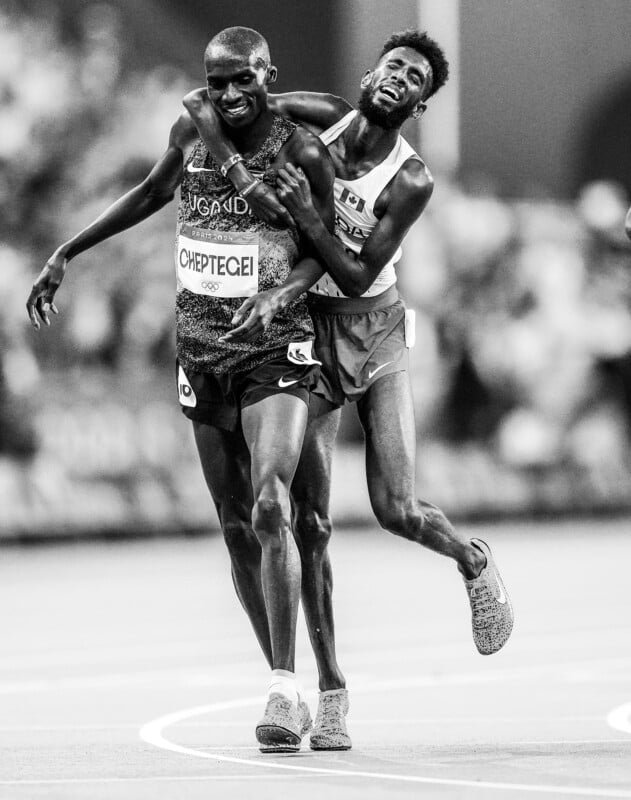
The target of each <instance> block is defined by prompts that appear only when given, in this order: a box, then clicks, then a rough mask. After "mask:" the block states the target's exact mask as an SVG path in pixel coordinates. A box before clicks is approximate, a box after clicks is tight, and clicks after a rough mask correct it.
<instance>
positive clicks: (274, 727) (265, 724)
mask: <svg viewBox="0 0 631 800" xmlns="http://www.w3.org/2000/svg"><path fill="white" fill-rule="evenodd" d="M309 721H310V720H309ZM303 724H304V723H303V719H302V718H301V714H300V712H299V710H298V708H297V707H296V705H295V704H294V703H292V702H291V700H290V699H289V698H288V697H285V695H284V694H280V693H279V692H274V693H273V694H272V695H270V698H269V700H268V701H267V706H266V708H265V713H264V714H263V719H262V720H261V721H260V722H259V723H258V725H257V726H256V739H257V741H258V743H259V750H260V751H261V753H297V752H298V750H300V740H301V739H302V728H303Z"/></svg>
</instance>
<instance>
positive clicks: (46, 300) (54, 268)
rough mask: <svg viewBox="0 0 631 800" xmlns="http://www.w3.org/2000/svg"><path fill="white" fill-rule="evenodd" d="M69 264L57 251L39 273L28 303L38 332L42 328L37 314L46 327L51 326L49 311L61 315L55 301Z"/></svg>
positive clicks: (27, 308)
mask: <svg viewBox="0 0 631 800" xmlns="http://www.w3.org/2000/svg"><path fill="white" fill-rule="evenodd" d="M67 264H68V259H67V258H66V257H65V256H64V255H63V254H62V253H60V251H59V250H57V251H55V252H54V253H53V254H52V256H51V257H50V258H49V259H48V261H47V262H46V265H45V267H44V269H43V270H42V271H41V272H40V273H39V276H38V278H37V280H36V281H35V283H34V284H33V288H32V289H31V293H30V295H29V296H28V300H27V301H26V310H27V311H28V315H29V319H30V320H31V325H32V326H33V327H34V328H35V330H36V331H38V330H39V327H40V324H39V320H38V319H37V314H39V316H40V317H41V319H42V321H43V322H44V324H45V325H50V317H49V316H48V310H49V309H50V310H51V311H52V312H53V314H59V311H58V310H57V307H56V306H55V303H54V302H53V301H54V299H55V293H56V292H57V289H59V287H60V285H61V282H62V281H63V279H64V275H65V274H66V266H67ZM36 312H37V313H36Z"/></svg>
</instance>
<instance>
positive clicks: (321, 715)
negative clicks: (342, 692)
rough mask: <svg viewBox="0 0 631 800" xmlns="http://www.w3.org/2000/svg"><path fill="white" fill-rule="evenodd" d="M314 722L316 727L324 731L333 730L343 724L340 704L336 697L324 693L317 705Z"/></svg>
mask: <svg viewBox="0 0 631 800" xmlns="http://www.w3.org/2000/svg"><path fill="white" fill-rule="evenodd" d="M315 724H316V728H320V729H321V730H324V731H328V730H335V729H336V728H339V727H340V726H343V725H344V724H345V723H344V714H343V712H342V704H341V703H340V702H339V700H338V698H337V697H333V696H331V695H325V696H324V697H323V698H322V702H321V704H320V705H319V706H318V713H317V714H316V722H315Z"/></svg>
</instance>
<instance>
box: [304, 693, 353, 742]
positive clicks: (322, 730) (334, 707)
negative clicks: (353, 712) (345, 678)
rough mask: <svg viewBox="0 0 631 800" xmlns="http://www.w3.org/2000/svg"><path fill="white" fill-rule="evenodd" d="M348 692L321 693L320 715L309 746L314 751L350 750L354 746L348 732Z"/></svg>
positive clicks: (317, 715) (319, 702)
mask: <svg viewBox="0 0 631 800" xmlns="http://www.w3.org/2000/svg"><path fill="white" fill-rule="evenodd" d="M347 714H348V692H347V691H346V689H332V690H330V691H327V692H320V697H319V699H318V713H317V714H316V720H315V725H314V727H313V730H312V731H311V736H310V741H309V745H310V747H311V749H312V750H350V749H351V747H352V746H353V743H352V742H351V737H350V736H349V735H348V731H347V730H346V719H345V717H346V715H347Z"/></svg>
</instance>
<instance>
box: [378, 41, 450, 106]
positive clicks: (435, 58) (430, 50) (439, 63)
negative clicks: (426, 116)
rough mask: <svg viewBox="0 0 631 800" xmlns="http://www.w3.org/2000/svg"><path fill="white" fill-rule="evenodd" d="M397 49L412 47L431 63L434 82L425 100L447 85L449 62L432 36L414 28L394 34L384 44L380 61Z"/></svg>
mask: <svg viewBox="0 0 631 800" xmlns="http://www.w3.org/2000/svg"><path fill="white" fill-rule="evenodd" d="M396 47H411V48H412V49H413V50H416V51H417V52H418V53H420V54H421V55H422V56H424V57H425V58H426V59H427V60H428V61H429V65H430V67H431V68H432V82H431V85H430V90H429V94H428V95H427V96H426V98H425V99H427V98H428V97H431V96H432V95H433V94H436V92H437V91H438V90H439V89H440V87H441V86H444V85H445V83H447V78H448V77H449V62H448V61H447V59H446V58H445V53H444V51H443V49H442V47H441V46H440V45H439V44H438V43H437V42H435V41H434V39H432V37H431V36H428V34H427V33H426V32H425V31H417V30H416V29H414V28H408V30H406V31H399V32H398V33H393V34H392V36H390V37H389V38H388V39H387V41H386V42H385V43H384V45H383V49H382V50H381V53H380V54H379V58H378V61H381V59H382V58H383V57H384V56H385V54H386V53H389V52H390V50H394V49H395V48H396Z"/></svg>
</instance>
